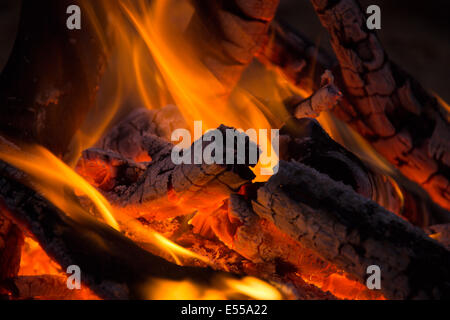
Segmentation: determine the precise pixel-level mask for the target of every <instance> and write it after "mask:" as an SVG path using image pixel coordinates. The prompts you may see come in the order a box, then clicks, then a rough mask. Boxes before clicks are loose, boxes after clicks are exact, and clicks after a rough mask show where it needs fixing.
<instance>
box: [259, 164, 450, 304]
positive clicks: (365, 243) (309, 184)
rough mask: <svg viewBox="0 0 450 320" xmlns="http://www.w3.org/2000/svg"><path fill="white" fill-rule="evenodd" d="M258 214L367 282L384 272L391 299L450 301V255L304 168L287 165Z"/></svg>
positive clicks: (263, 192)
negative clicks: (372, 273) (374, 272)
mask: <svg viewBox="0 0 450 320" xmlns="http://www.w3.org/2000/svg"><path fill="white" fill-rule="evenodd" d="M253 209H254V210H255V212H256V213H257V214H258V215H259V216H261V217H263V218H265V219H268V220H269V221H271V222H273V223H274V224H275V226H277V227H278V228H279V229H280V230H282V231H283V232H285V233H287V234H288V235H290V236H291V237H293V238H294V239H296V240H297V241H299V242H300V243H302V244H303V245H304V246H306V247H308V248H310V249H312V250H313V251H315V252H316V253H317V254H319V255H320V256H321V257H322V258H323V259H325V260H327V261H329V262H331V263H333V264H335V265H336V266H338V267H340V268H342V269H343V270H345V271H347V272H348V273H349V274H352V275H354V276H356V277H357V278H358V279H359V281H361V282H362V283H364V282H365V279H366V277H367V267H368V266H370V265H377V266H379V267H380V268H381V270H382V274H381V277H382V289H381V291H382V293H383V294H384V295H385V296H386V297H387V298H390V299H413V298H418V299H442V298H449V296H450V270H449V269H448V265H449V264H450V252H449V251H448V250H446V249H445V248H444V247H443V246H441V245H440V244H439V243H437V242H436V241H434V240H432V239H431V238H429V237H428V236H427V235H426V234H425V233H424V232H423V231H422V230H420V229H418V228H416V227H413V226H412V225H410V224H409V223H408V222H406V221H404V220H403V219H401V218H399V217H398V216H396V215H394V214H393V213H391V212H389V211H387V210H385V209H384V208H382V207H380V206H379V205H377V204H376V203H374V202H372V201H370V200H368V199H366V198H364V197H362V196H360V195H358V194H356V193H355V192H354V191H353V190H352V189H351V188H350V187H347V186H345V185H343V184H342V183H338V182H336V181H334V180H332V179H330V178H329V177H328V176H326V175H323V174H320V173H318V172H317V171H316V170H314V169H312V168H310V167H307V166H305V165H303V164H300V163H296V162H292V163H288V162H284V161H282V162H281V165H280V170H279V172H278V174H277V175H274V176H273V177H272V178H271V179H270V180H269V181H268V182H267V183H266V184H265V185H264V186H263V187H261V188H260V189H259V190H258V195H257V200H256V201H254V202H253Z"/></svg>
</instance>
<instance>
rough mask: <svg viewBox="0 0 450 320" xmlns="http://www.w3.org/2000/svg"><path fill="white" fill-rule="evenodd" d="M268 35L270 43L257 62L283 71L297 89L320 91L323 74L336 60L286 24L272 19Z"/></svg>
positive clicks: (331, 68) (331, 67) (330, 68)
mask: <svg viewBox="0 0 450 320" xmlns="http://www.w3.org/2000/svg"><path fill="white" fill-rule="evenodd" d="M268 32H269V35H270V39H271V41H269V42H268V43H267V44H266V45H265V46H264V48H263V50H262V52H261V54H259V55H258V56H257V59H258V60H259V61H261V62H262V63H263V64H264V65H266V66H268V67H273V66H276V67H277V68H279V69H280V70H282V72H283V73H284V74H285V75H286V76H287V78H288V79H290V80H291V81H292V83H293V84H294V85H296V86H297V87H299V88H302V89H303V90H305V91H307V92H310V93H312V92H314V91H315V90H318V89H319V87H320V86H319V84H320V82H321V76H322V74H323V73H324V72H325V71H326V70H333V71H334V68H333V67H334V66H335V65H336V64H337V62H336V59H335V58H334V57H331V56H330V55H329V54H328V53H327V52H326V51H325V50H323V49H321V48H320V47H317V45H316V44H314V43H313V42H312V41H310V40H309V39H308V38H307V37H306V36H304V35H303V34H301V33H300V32H299V31H297V30H295V29H293V28H291V27H290V26H289V25H287V24H285V23H282V22H280V21H277V20H274V21H272V22H271V24H270V26H269V31H268Z"/></svg>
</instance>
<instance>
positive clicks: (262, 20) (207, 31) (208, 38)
mask: <svg viewBox="0 0 450 320" xmlns="http://www.w3.org/2000/svg"><path fill="white" fill-rule="evenodd" d="M192 3H193V5H194V7H195V9H196V12H195V14H194V17H193V18H192V20H191V23H190V25H189V27H188V30H187V32H186V34H187V37H189V39H190V40H191V41H192V42H193V43H194V44H195V48H196V49H197V51H198V54H199V55H200V57H201V60H202V62H203V63H204V64H205V65H206V67H207V68H208V69H209V70H210V71H211V72H212V73H213V74H214V75H215V77H216V78H217V79H218V80H220V82H221V83H222V84H223V85H224V88H223V92H217V93H216V94H217V95H224V96H226V95H228V94H229V93H230V92H231V90H232V89H233V88H234V86H235V85H236V84H237V82H238V81H239V79H240V77H241V74H242V72H243V71H244V70H245V68H246V67H247V66H248V65H249V64H250V62H251V61H252V59H253V58H254V57H255V56H256V55H257V54H259V52H260V51H261V50H262V47H263V45H264V44H265V43H266V42H267V41H268V37H267V30H268V28H269V24H270V21H271V20H272V19H273V18H274V16H275V12H276V9H277V7H278V3H279V0H264V1H260V0H250V1H242V0H230V1H218V0H214V1H207V2H205V1H199V0H194V1H192Z"/></svg>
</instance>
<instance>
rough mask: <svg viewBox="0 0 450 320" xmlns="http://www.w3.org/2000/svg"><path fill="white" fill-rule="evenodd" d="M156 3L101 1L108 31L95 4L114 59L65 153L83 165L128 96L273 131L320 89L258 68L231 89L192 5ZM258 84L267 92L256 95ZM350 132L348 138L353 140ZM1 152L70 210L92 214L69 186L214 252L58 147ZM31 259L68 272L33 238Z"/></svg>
mask: <svg viewBox="0 0 450 320" xmlns="http://www.w3.org/2000/svg"><path fill="white" fill-rule="evenodd" d="M149 3H150V2H148V1H144V0H119V1H118V3H117V2H116V1H110V0H105V1H101V2H100V4H99V3H97V4H99V5H100V6H101V7H102V9H103V12H105V13H106V14H107V15H108V20H109V27H108V28H109V29H108V30H105V29H104V26H101V25H99V23H98V19H97V18H96V11H95V9H94V6H95V5H97V4H95V5H94V4H90V3H88V2H87V3H86V4H85V9H86V10H87V12H88V15H89V18H90V20H91V22H92V23H93V24H94V26H95V28H96V30H97V33H98V35H99V38H100V39H101V41H102V43H103V47H104V50H105V52H106V53H107V54H108V56H110V57H111V63H110V67H109V69H108V70H107V73H106V76H105V77H104V80H103V83H102V84H101V90H100V99H99V101H98V106H97V108H96V109H95V110H94V111H92V112H91V114H89V115H88V118H87V120H86V122H85V123H84V124H83V126H82V128H81V129H80V131H79V132H78V133H77V135H76V137H75V138H74V140H73V142H72V145H71V147H70V149H71V154H70V155H68V156H67V159H65V160H66V161H67V162H69V163H71V164H74V163H75V161H76V160H77V158H78V157H79V154H80V151H81V150H84V149H86V148H88V147H90V146H92V145H94V144H95V143H96V142H97V141H98V140H99V138H100V137H101V136H102V135H103V134H104V132H105V130H106V129H107V128H108V126H109V125H110V124H111V122H112V120H113V119H114V117H115V116H116V115H117V113H118V111H119V110H122V108H124V105H125V106H126V104H128V103H129V104H132V105H138V106H145V107H146V108H148V109H156V108H161V107H164V106H165V105H167V104H169V103H174V104H176V105H177V106H178V108H179V110H180V111H181V113H182V115H183V116H184V118H185V120H186V123H187V124H188V125H192V124H193V123H194V122H195V121H199V120H201V121H202V123H203V126H204V129H205V131H206V130H208V129H215V128H217V127H218V126H219V125H220V124H225V125H227V126H233V127H235V128H239V129H242V130H244V131H245V130H247V129H249V128H257V129H268V130H270V129H272V128H273V127H276V125H274V124H275V123H276V121H282V120H280V119H283V117H284V116H286V110H285V109H284V107H283V104H282V101H283V99H284V98H286V97H287V96H288V95H290V94H292V93H296V94H299V95H302V96H307V95H309V94H311V92H308V91H306V90H299V89H298V88H293V87H292V86H290V85H289V83H288V81H286V80H285V79H283V78H282V77H280V75H277V74H269V73H267V70H266V71H265V73H264V77H263V78H261V77H260V76H259V74H258V73H256V74H253V75H249V74H247V76H249V77H248V78H247V79H246V81H241V83H240V84H239V85H238V86H237V87H236V88H233V90H231V88H227V87H226V86H225V85H224V84H222V83H221V82H220V81H219V80H218V79H217V78H216V77H215V76H214V75H213V74H212V73H211V71H210V70H208V68H207V67H206V66H205V65H204V64H203V63H202V61H201V59H200V58H199V57H198V54H197V53H198V51H197V50H201V48H195V47H194V46H193V44H192V43H190V41H189V40H187V38H186V37H185V31H186V28H187V26H188V25H189V22H190V19H191V18H192V15H193V13H194V9H193V7H192V6H191V5H190V4H189V2H188V1H186V0H158V1H152V2H151V4H149ZM255 70H257V68H253V71H255ZM251 80H253V81H254V80H257V81H258V84H257V85H254V86H252V84H251V83H250V82H251ZM262 82H263V84H261V83H262ZM255 87H256V88H255ZM251 88H252V89H257V90H252V91H253V92H252V93H250V92H249V89H251ZM273 88H276V90H279V91H276V90H275V89H273ZM273 90H274V92H272V91H273ZM255 91H259V92H262V91H267V92H269V91H270V92H271V94H272V95H271V96H270V97H269V99H268V100H264V99H260V98H258V97H256V95H255V93H254V92H255ZM267 92H266V93H267ZM319 121H320V122H321V124H322V125H323V127H324V128H325V129H326V130H327V131H328V133H329V134H330V135H331V136H332V137H333V138H335V139H336V140H337V141H338V142H341V143H343V144H344V145H345V146H347V147H349V148H350V150H352V151H354V152H355V153H356V154H357V155H358V156H360V157H361V158H363V159H365V160H367V161H368V162H369V163H373V164H374V165H375V166H376V167H379V168H381V169H382V170H383V172H386V173H388V175H392V176H393V175H394V170H393V168H392V166H391V165H390V164H388V163H387V162H386V161H385V160H384V159H383V158H382V157H380V156H379V155H378V154H376V153H375V151H373V149H372V148H371V147H370V146H369V145H368V144H367V143H366V142H365V141H364V140H363V139H362V138H361V137H360V136H358V135H357V134H355V133H354V132H351V131H343V130H344V129H343V128H342V126H339V122H338V121H337V120H335V119H334V118H332V117H331V115H329V114H324V115H322V116H321V117H320V118H319ZM189 129H190V130H191V131H192V130H193V128H189ZM344 134H345V135H346V136H345V137H344V138H343V136H344ZM340 137H341V139H340ZM350 141H351V142H352V143H354V144H355V145H356V147H355V145H354V148H351V144H350ZM254 142H257V143H258V142H259V143H258V144H259V145H260V146H262V149H263V150H262V151H263V153H264V154H265V155H266V156H267V157H269V158H277V157H278V155H277V154H276V152H275V149H274V148H273V146H272V145H271V141H267V143H261V141H254ZM0 158H1V159H3V160H4V161H7V162H8V163H10V164H12V165H14V166H16V167H17V168H19V169H21V170H23V171H24V172H26V173H27V174H29V175H30V177H31V178H32V182H33V186H34V188H35V189H37V190H38V191H39V192H41V193H42V194H43V195H44V196H45V197H46V198H47V199H49V200H50V201H51V202H52V203H54V204H55V205H56V206H57V207H59V208H60V209H61V210H62V211H63V212H65V213H66V214H68V215H70V216H73V215H82V214H86V211H85V209H84V208H82V207H81V205H80V204H79V203H78V202H76V201H75V200H73V199H72V198H71V197H68V196H67V195H66V194H65V193H64V191H66V190H67V191H72V192H73V193H75V194H77V195H83V196H86V197H88V198H89V199H90V200H91V201H92V203H93V204H94V205H95V207H96V209H97V210H98V211H99V212H100V213H101V215H102V218H103V220H104V221H105V222H106V223H107V224H108V225H110V226H111V227H112V228H114V229H116V230H119V231H120V230H121V229H122V230H123V229H124V228H125V229H129V230H132V231H133V232H134V233H135V234H137V236H138V237H139V238H140V239H145V240H146V241H147V242H149V243H151V244H154V245H156V246H157V247H158V248H159V249H161V250H162V251H163V252H165V253H167V254H168V255H169V256H170V257H172V259H173V261H174V262H175V263H177V264H179V265H183V259H197V260H199V261H202V262H203V263H205V264H208V263H209V261H208V259H206V258H205V257H202V256H200V255H198V254H196V253H194V252H191V251H189V250H187V249H185V248H183V247H181V246H179V245H178V244H176V243H174V242H172V241H170V240H169V239H167V238H165V237H164V236H163V235H161V234H160V233H158V232H156V231H153V230H149V229H148V228H144V227H143V226H142V225H141V224H140V223H139V222H137V221H136V220H133V219H130V218H127V217H126V216H124V214H122V213H121V212H117V210H116V209H114V208H112V207H111V205H110V204H109V203H108V201H107V200H106V199H105V198H104V197H103V196H102V195H101V194H100V193H99V192H98V191H97V190H96V189H95V188H94V187H93V186H92V185H91V184H89V182H87V181H86V180H84V179H83V178H82V177H80V176H79V175H78V174H77V173H76V172H75V171H74V170H73V169H72V168H71V167H70V166H68V165H66V164H65V163H64V162H63V161H61V160H60V159H58V158H57V157H56V156H54V155H53V154H52V153H50V152H49V151H48V150H46V149H44V148H42V147H38V146H36V147H29V148H26V149H24V152H18V151H17V152H6V151H1V150H0ZM145 160H146V161H148V160H151V159H145ZM269 163H273V161H269ZM266 169H271V168H266ZM254 172H255V174H256V175H257V178H256V179H255V182H257V181H265V180H267V179H268V177H269V176H261V175H260V174H259V173H260V172H261V170H260V167H258V166H257V167H256V168H254ZM105 174H108V173H107V172H106V173H105ZM399 192H400V191H399ZM168 196H170V195H168ZM24 250H25V249H24ZM23 257H24V259H23V261H22V265H21V268H22V269H21V273H22V274H30V273H32V274H37V273H38V274H42V273H50V274H60V273H61V270H59V268H58V266H57V265H56V263H55V262H53V261H52V260H51V259H50V258H48V257H46V255H45V252H44V251H43V250H42V249H41V248H40V247H39V246H38V244H37V243H35V242H33V241H31V240H30V239H27V246H26V251H24V255H23ZM299 276H300V275H299ZM304 280H305V281H307V282H309V283H312V284H314V285H316V286H318V287H319V288H321V289H322V290H324V291H328V290H329V291H330V292H332V293H333V294H334V295H335V296H337V297H338V298H352V299H360V298H366V297H361V296H359V293H361V292H364V291H366V290H365V289H366V288H365V287H364V286H363V285H362V284H360V283H358V282H356V281H351V280H349V279H348V278H346V277H345V276H343V275H341V274H337V273H336V274H332V275H331V276H330V277H328V278H327V279H316V278H314V279H304ZM144 287H145V288H144V290H145V292H146V296H147V297H148V298H149V299H156V300H158V299H235V298H242V297H245V298H250V299H269V300H275V299H281V298H282V296H281V293H280V292H279V291H278V290H277V289H276V288H275V287H273V286H271V285H270V284H268V283H266V282H264V281H261V280H259V279H256V278H253V277H246V278H243V279H240V280H237V279H235V278H231V277H221V278H218V279H216V282H215V283H213V284H212V285H211V286H206V285H204V284H198V283H194V282H192V281H187V280H185V281H170V280H166V279H151V280H149V282H148V283H147V284H145V286H144ZM378 298H379V297H378Z"/></svg>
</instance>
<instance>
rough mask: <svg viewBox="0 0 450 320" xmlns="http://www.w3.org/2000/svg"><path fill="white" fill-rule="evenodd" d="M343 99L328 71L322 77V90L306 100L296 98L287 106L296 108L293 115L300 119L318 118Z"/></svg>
mask: <svg viewBox="0 0 450 320" xmlns="http://www.w3.org/2000/svg"><path fill="white" fill-rule="evenodd" d="M341 98H342V93H341V92H340V91H339V89H338V88H337V87H336V86H335V85H334V77H333V75H332V73H331V71H329V70H327V71H325V73H324V74H323V75H322V80H321V88H320V89H319V90H317V91H316V92H314V94H313V95H312V96H310V97H309V98H307V99H306V100H303V99H302V98H301V97H296V96H294V97H293V98H291V99H290V100H289V101H288V102H287V104H288V105H289V106H291V108H292V107H293V108H294V110H293V111H292V114H293V115H294V117H296V118H298V119H301V118H304V117H314V118H316V117H318V116H319V115H320V113H321V112H322V111H328V110H330V109H332V108H333V107H334V106H335V105H336V104H337V103H338V101H339V100H340V99H341ZM299 100H300V101H299Z"/></svg>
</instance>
